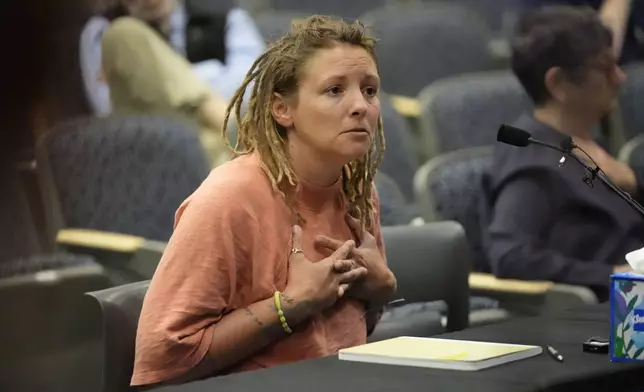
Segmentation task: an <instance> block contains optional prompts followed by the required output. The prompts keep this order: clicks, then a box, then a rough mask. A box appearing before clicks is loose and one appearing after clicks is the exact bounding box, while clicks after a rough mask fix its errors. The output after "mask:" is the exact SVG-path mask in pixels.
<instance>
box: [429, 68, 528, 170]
mask: <svg viewBox="0 0 644 392" xmlns="http://www.w3.org/2000/svg"><path fill="white" fill-rule="evenodd" d="M419 100H420V105H421V115H420V139H421V140H422V142H423V146H424V148H425V151H427V155H428V157H430V158H431V157H435V156H437V155H438V154H441V153H445V152H449V151H454V150H458V149H460V148H468V147H478V146H487V145H492V144H494V143H496V132H497V130H498V129H499V126H500V125H501V124H502V123H512V122H513V121H515V120H516V119H517V118H518V117H519V116H520V115H521V114H522V113H523V112H524V111H526V110H528V109H530V108H531V106H532V105H531V103H530V101H529V99H528V97H527V96H526V94H525V93H524V92H523V89H522V87H521V85H520V84H519V81H518V80H517V79H516V77H515V76H514V75H512V73H510V72H509V71H491V72H477V73H472V74H467V75H460V76H455V77H451V78H446V79H442V80H439V81H437V82H435V83H433V84H431V85H429V86H427V87H426V88H424V89H423V91H422V92H421V93H420V95H419Z"/></svg>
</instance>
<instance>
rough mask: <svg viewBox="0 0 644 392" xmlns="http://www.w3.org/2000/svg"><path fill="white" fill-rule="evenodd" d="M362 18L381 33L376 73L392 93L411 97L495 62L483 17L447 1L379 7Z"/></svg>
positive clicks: (493, 65)
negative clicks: (449, 77) (433, 84)
mask: <svg viewBox="0 0 644 392" xmlns="http://www.w3.org/2000/svg"><path fill="white" fill-rule="evenodd" d="M360 20H361V21H363V22H364V23H365V24H367V25H368V26H373V28H372V29H373V33H374V35H375V36H376V37H377V38H378V39H379V41H378V57H379V63H380V75H381V78H382V81H383V89H384V90H385V91H387V92H389V93H390V94H396V95H403V96H407V97H415V96H416V95H417V94H418V93H419V92H420V90H421V89H422V88H423V87H424V86H426V85H428V84H429V83H431V82H433V81H435V80H438V79H441V78H444V77H447V76H451V75H458V74H461V73H464V72H474V71H481V70H489V69H493V68H495V60H494V57H493V55H492V53H491V52H490V50H489V47H488V44H489V42H490V40H491V31H490V30H489V28H488V27H487V26H486V24H485V22H483V20H481V18H480V17H479V16H478V15H476V13H474V12H473V11H471V10H469V9H467V8H463V7H459V6H454V5H451V2H450V4H438V5H432V4H416V3H414V4H406V5H397V6H390V7H383V8H380V9H376V10H373V11H371V12H368V13H366V14H364V15H363V16H361V18H360Z"/></svg>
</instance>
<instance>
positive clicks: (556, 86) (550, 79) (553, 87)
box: [544, 67, 566, 102]
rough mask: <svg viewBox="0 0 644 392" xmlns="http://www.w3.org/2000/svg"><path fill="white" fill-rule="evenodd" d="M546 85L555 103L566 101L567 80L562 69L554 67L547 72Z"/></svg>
mask: <svg viewBox="0 0 644 392" xmlns="http://www.w3.org/2000/svg"><path fill="white" fill-rule="evenodd" d="M544 84H545V86H546V89H547V90H548V93H549V94H550V96H551V97H552V98H554V99H555V101H558V102H564V101H565V100H566V88H565V84H566V78H565V75H564V73H563V70H562V69H561V68H560V67H552V68H550V69H548V70H547V71H546V74H545V75H544Z"/></svg>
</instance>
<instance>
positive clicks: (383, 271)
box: [315, 216, 396, 303]
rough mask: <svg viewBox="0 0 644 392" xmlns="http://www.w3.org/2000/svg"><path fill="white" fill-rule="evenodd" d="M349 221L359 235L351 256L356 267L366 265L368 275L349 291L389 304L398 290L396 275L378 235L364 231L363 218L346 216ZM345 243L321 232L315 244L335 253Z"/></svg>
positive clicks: (355, 295)
mask: <svg viewBox="0 0 644 392" xmlns="http://www.w3.org/2000/svg"><path fill="white" fill-rule="evenodd" d="M347 223H348V224H349V226H350V227H351V228H352V229H353V231H354V232H355V233H356V235H357V236H358V240H359V242H360V246H359V247H357V248H355V249H354V250H353V251H352V252H351V253H350V255H349V256H350V257H351V259H352V260H353V261H354V262H355V263H356V267H365V268H366V269H367V276H365V277H364V278H362V279H361V280H360V281H357V282H355V283H354V284H353V285H352V287H351V289H350V290H349V294H351V295H352V296H354V297H356V298H359V299H362V300H365V301H369V302H370V303H374V302H376V303H377V302H383V303H386V302H387V301H388V300H389V298H390V296H391V295H392V294H393V293H394V292H395V290H396V278H395V277H394V275H393V273H392V272H391V271H390V270H389V268H388V267H387V264H386V263H385V259H384V257H383V255H382V253H380V249H379V248H378V243H377V241H376V238H375V237H374V236H373V235H372V234H371V233H369V231H367V230H363V229H362V227H361V225H360V221H359V220H357V219H355V218H353V217H351V216H347ZM343 243H344V242H343V241H339V240H336V239H333V238H329V237H327V236H323V235H319V236H317V237H316V238H315V244H316V245H317V246H321V247H323V248H326V249H328V250H330V251H332V252H334V251H335V250H336V249H338V248H339V247H340V246H342V244H343Z"/></svg>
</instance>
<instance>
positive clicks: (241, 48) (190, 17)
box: [81, 0, 264, 165]
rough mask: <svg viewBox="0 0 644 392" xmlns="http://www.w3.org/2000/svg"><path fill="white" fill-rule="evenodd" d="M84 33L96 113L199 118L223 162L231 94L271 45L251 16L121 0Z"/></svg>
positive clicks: (168, 0)
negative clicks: (224, 128)
mask: <svg viewBox="0 0 644 392" xmlns="http://www.w3.org/2000/svg"><path fill="white" fill-rule="evenodd" d="M118 1H119V2H118V3H117V4H116V5H115V6H113V7H112V8H110V9H108V10H107V11H106V12H105V13H104V14H103V15H101V16H95V17H93V18H91V19H90V20H89V21H88V22H87V24H86V26H85V28H84V30H83V33H82V36H81V66H82V67H81V69H82V71H83V79H84V82H85V87H86V92H87V96H88V100H89V102H90V105H91V107H92V109H93V111H94V113H95V114H96V115H100V116H103V115H107V114H110V113H116V114H132V113H139V114H140V113H145V114H154V113H176V114H181V115H185V116H187V117H189V118H191V119H194V120H196V122H197V123H198V124H199V125H200V128H201V131H202V132H201V139H202V143H203V144H204V147H205V148H206V150H207V151H208V153H209V155H210V156H211V159H212V160H213V163H214V164H215V165H217V164H220V163H222V162H223V161H225V160H227V159H228V158H229V154H228V150H227V147H226V146H225V143H224V142H223V141H222V140H221V137H220V136H219V133H218V132H217V131H219V129H220V128H221V126H222V124H223V118H224V113H225V110H226V105H227V102H228V100H229V99H230V98H231V97H232V96H233V94H234V92H235V91H236V89H237V88H238V87H239V85H240V84H241V82H242V81H243V79H244V76H245V74H246V72H247V71H248V69H249V68H250V67H251V65H252V64H253V62H254V61H255V60H256V59H257V57H258V56H259V55H260V54H261V53H262V51H263V50H264V41H263V39H262V37H261V35H260V34H259V32H258V31H257V29H256V27H255V25H254V23H253V21H252V19H251V17H250V16H249V15H248V14H247V13H246V12H245V11H243V10H241V9H238V8H232V9H229V10H219V9H215V10H214V11H209V12H206V11H204V10H201V9H199V10H197V9H195V8H194V7H193V6H192V2H191V1H190V0H186V2H185V3H184V2H183V1H177V0H118Z"/></svg>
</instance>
